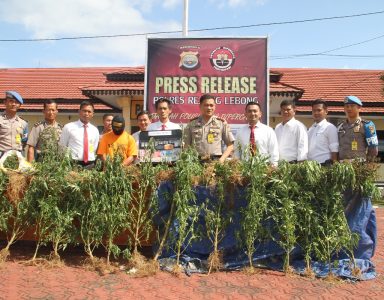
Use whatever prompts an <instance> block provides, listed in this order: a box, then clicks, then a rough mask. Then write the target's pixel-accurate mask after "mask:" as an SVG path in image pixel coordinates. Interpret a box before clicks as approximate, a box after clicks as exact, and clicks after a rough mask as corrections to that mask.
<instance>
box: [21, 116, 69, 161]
mask: <svg viewBox="0 0 384 300" xmlns="http://www.w3.org/2000/svg"><path fill="white" fill-rule="evenodd" d="M50 128H54V129H55V130H56V133H57V136H56V137H57V142H59V139H60V135H61V131H62V128H63V126H61V125H60V124H59V123H57V122H55V123H53V124H52V125H51V124H48V123H47V122H46V121H41V122H37V123H36V124H35V125H34V126H33V128H32V130H31V132H30V134H29V135H28V141H27V145H28V146H32V147H35V148H36V152H37V153H40V152H41V146H42V140H51V139H52V138H54V136H53V135H52V132H51V131H50Z"/></svg>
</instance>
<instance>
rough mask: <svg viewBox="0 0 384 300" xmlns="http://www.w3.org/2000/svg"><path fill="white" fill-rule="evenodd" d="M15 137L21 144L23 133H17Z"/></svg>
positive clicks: (17, 142)
mask: <svg viewBox="0 0 384 300" xmlns="http://www.w3.org/2000/svg"><path fill="white" fill-rule="evenodd" d="M15 139H16V144H21V135H20V134H19V133H18V134H16V136H15Z"/></svg>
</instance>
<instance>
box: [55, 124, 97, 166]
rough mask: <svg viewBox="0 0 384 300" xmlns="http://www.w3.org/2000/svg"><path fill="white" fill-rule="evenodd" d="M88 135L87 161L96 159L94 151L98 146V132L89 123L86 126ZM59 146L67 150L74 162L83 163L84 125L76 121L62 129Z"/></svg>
mask: <svg viewBox="0 0 384 300" xmlns="http://www.w3.org/2000/svg"><path fill="white" fill-rule="evenodd" d="M87 134H88V161H90V162H91V161H94V160H95V159H96V150H97V146H98V144H99V131H98V129H97V128H96V127H95V126H94V125H92V124H91V123H88V124H87ZM59 144H60V145H61V146H63V147H66V148H69V149H70V151H71V155H72V158H73V159H74V160H78V161H83V154H84V150H83V148H84V147H83V146H84V124H83V123H82V122H81V121H80V120H78V121H76V122H71V123H68V124H66V125H65V126H64V127H63V131H62V133H61V137H60V142H59Z"/></svg>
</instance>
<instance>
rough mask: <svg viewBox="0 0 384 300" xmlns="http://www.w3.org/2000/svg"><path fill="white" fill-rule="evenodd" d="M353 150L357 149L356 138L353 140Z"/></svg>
mask: <svg viewBox="0 0 384 300" xmlns="http://www.w3.org/2000/svg"><path fill="white" fill-rule="evenodd" d="M352 151H357V141H356V140H353V141H352Z"/></svg>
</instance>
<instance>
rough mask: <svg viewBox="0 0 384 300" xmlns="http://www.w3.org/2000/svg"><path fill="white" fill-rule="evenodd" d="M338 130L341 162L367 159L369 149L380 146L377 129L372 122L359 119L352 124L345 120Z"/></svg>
mask: <svg viewBox="0 0 384 300" xmlns="http://www.w3.org/2000/svg"><path fill="white" fill-rule="evenodd" d="M337 129H338V135H339V158H340V160H343V159H353V158H366V157H367V147H377V145H378V140H377V135H376V128H375V125H374V124H373V122H371V121H364V120H361V119H360V118H359V119H357V120H356V121H355V122H354V123H352V124H350V123H348V121H347V120H345V121H344V122H342V123H341V124H339V125H338V127H337ZM368 134H369V135H370V136H369V137H368V136H367V135H368ZM367 140H368V142H369V144H368V142H367Z"/></svg>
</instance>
